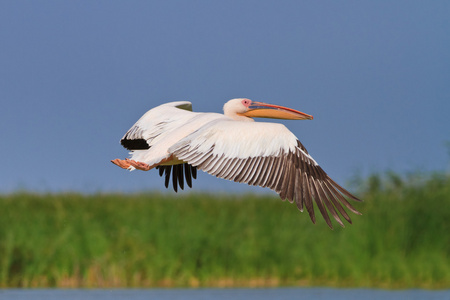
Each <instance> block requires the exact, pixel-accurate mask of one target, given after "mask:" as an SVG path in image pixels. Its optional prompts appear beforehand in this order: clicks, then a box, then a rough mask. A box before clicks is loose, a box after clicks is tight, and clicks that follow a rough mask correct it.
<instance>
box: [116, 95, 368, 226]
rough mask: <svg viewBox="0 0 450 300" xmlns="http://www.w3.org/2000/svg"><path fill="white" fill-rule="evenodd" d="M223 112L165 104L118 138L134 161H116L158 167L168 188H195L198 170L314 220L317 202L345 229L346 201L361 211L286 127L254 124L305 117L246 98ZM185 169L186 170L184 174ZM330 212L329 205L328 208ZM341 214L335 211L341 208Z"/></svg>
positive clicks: (131, 166)
mask: <svg viewBox="0 0 450 300" xmlns="http://www.w3.org/2000/svg"><path fill="white" fill-rule="evenodd" d="M224 112H225V115H222V114H217V113H196V112H192V105H191V103H190V102H187V101H178V102H171V103H166V104H163V105H160V106H158V107H155V108H153V109H151V110H149V111H148V112H147V113H145V114H144V115H143V116H142V117H141V118H140V119H139V120H138V121H137V122H136V124H134V125H133V126H132V127H131V128H130V130H128V132H127V133H126V134H125V135H124V137H123V138H122V139H121V143H122V145H123V146H124V147H125V148H127V149H129V150H131V153H130V154H131V158H130V159H125V160H120V159H115V160H113V161H112V162H113V163H115V164H116V165H118V166H120V167H122V168H124V169H130V170H134V169H140V170H144V171H147V170H150V169H152V168H154V167H156V168H157V169H159V171H160V175H161V176H162V175H164V174H165V177H166V182H165V184H166V187H167V186H168V183H169V180H170V175H171V172H172V169H173V172H172V179H173V187H174V189H175V191H177V186H178V185H179V186H180V187H181V188H183V187H184V178H186V182H187V184H188V185H189V186H190V187H191V185H192V177H194V178H195V177H196V169H200V170H203V171H205V172H207V173H210V174H212V175H214V176H217V177H220V178H224V179H228V180H233V181H236V182H244V183H248V184H250V185H258V186H262V187H269V188H270V189H272V190H274V191H276V192H277V193H278V194H279V195H280V197H281V198H282V199H283V200H285V199H288V200H289V201H290V202H294V201H295V203H296V204H297V206H298V208H299V209H300V210H301V211H303V208H304V206H306V208H307V211H308V213H309V215H310V217H311V219H312V221H313V222H315V215H314V208H313V201H315V202H316V204H317V207H318V208H319V210H320V212H321V214H322V216H323V217H324V218H325V221H326V222H327V224H328V225H329V226H330V227H331V228H332V225H331V221H330V218H329V216H328V213H327V209H328V212H329V213H331V214H332V216H333V217H334V219H335V220H336V221H337V222H338V223H339V224H340V225H341V226H343V223H342V221H341V219H340V217H339V215H338V213H337V211H339V213H340V214H341V215H342V216H343V217H344V218H345V219H346V220H347V221H348V222H350V223H351V220H350V217H349V216H348V215H347V213H346V212H345V210H344V208H343V207H342V206H341V204H344V206H345V207H347V208H348V209H350V210H351V211H353V212H354V213H357V214H360V213H359V212H358V211H357V210H356V209H354V208H353V207H352V206H351V205H350V203H349V202H348V201H347V200H346V199H345V197H344V196H343V195H345V196H347V197H349V198H351V199H353V200H357V201H360V200H359V199H357V198H356V197H355V196H353V195H352V194H350V193H349V192H348V191H346V190H345V189H343V188H342V187H341V186H339V185H338V184H337V183H336V182H334V181H333V180H332V179H331V178H330V177H329V176H328V175H327V174H326V173H325V172H324V171H323V170H322V168H321V167H320V166H319V165H318V164H317V163H316V161H315V160H314V159H313V158H312V157H311V156H310V155H309V154H308V151H307V150H306V149H305V147H303V145H302V144H301V143H300V142H299V141H298V139H297V138H296V137H295V135H294V134H293V133H292V132H290V131H289V130H288V129H287V128H286V127H285V126H284V125H282V124H276V123H264V122H254V121H253V119H252V117H273V118H280V119H297V120H301V119H312V116H309V115H307V114H304V113H302V112H299V111H296V110H293V109H290V108H286V107H281V106H277V105H271V104H266V103H261V102H253V101H251V100H249V99H245V98H239V99H233V100H230V101H228V102H227V103H226V104H225V106H224ZM183 167H184V172H183ZM325 207H326V208H325ZM336 210H337V211H336Z"/></svg>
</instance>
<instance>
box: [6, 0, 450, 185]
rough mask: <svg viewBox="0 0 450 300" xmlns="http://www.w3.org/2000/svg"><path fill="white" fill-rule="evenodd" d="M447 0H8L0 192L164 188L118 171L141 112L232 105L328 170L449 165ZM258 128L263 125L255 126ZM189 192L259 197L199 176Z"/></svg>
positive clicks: (145, 176)
mask: <svg viewBox="0 0 450 300" xmlns="http://www.w3.org/2000/svg"><path fill="white" fill-rule="evenodd" d="M449 11H450V2H449V1H1V2H0V43H1V47H0V101H1V104H2V105H1V109H0V137H1V143H0V155H1V157H2V159H3V162H2V168H1V169H0V178H1V182H0V192H11V191H15V190H17V189H29V190H36V191H66V190H75V191H87V192H95V191H124V192H129V191H140V190H147V189H157V190H163V189H164V187H163V180H162V179H160V178H159V176H158V175H157V174H156V172H137V171H135V172H132V173H130V172H127V171H124V170H121V169H119V168H117V167H115V166H114V165H112V164H111V163H110V160H111V159H113V158H124V157H126V156H127V151H126V150H125V149H123V148H122V147H121V146H120V144H119V139H120V138H121V137H122V136H123V134H124V133H125V132H126V131H127V130H128V129H129V128H130V127H131V126H132V125H133V124H134V122H135V121H136V120H137V119H138V118H139V117H140V116H141V115H142V114H143V113H145V112H146V111H147V110H148V109H150V108H152V107H154V106H156V105H159V104H161V103H164V102H169V101H175V100H189V101H191V102H192V103H193V108H194V110H196V111H204V112H221V111H222V106H223V104H224V103H225V102H226V101H227V100H228V99H231V98H237V97H247V98H250V99H252V100H257V101H263V102H268V103H275V104H280V105H284V106H288V107H292V108H295V109H298V110H300V111H303V112H305V113H308V114H311V115H313V116H314V120H313V121H285V122H283V123H284V124H285V125H286V126H287V127H288V128H289V129H290V130H291V131H292V132H293V133H294V134H295V135H296V136H297V137H298V138H299V139H300V140H301V141H302V143H303V144H304V145H305V146H306V148H307V149H308V150H309V152H310V153H311V154H312V155H313V157H314V158H315V160H316V161H317V162H318V163H319V164H321V166H322V167H323V168H324V169H325V171H327V172H328V173H329V175H330V176H331V177H332V178H334V179H335V180H337V181H338V182H341V183H343V184H345V183H346V182H347V181H348V180H349V179H351V177H352V176H354V175H355V174H362V175H367V174H370V173H372V172H378V171H385V170H393V171H398V172H401V173H405V172H411V171H415V170H448V168H449V155H448V151H447V148H446V146H445V143H446V142H447V141H450V121H449V113H450V18H449V17H448V13H449ZM260 121H262V120H260ZM194 189H195V190H219V191H236V192H242V191H259V189H255V188H250V187H246V186H245V185H238V184H236V183H231V182H226V181H224V180H220V179H216V178H214V177H212V176H210V175H208V174H205V173H201V174H199V179H198V180H197V181H196V182H194Z"/></svg>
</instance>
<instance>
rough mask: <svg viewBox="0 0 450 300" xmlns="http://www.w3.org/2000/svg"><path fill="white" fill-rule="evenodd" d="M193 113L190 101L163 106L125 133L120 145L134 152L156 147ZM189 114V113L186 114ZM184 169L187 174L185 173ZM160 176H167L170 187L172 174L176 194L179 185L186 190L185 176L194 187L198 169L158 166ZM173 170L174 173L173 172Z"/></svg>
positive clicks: (145, 116)
mask: <svg viewBox="0 0 450 300" xmlns="http://www.w3.org/2000/svg"><path fill="white" fill-rule="evenodd" d="M191 111H192V104H191V102H188V101H178V102H170V103H165V104H162V105H160V106H158V107H155V108H153V109H151V110H149V111H148V112H146V113H145V114H144V115H143V116H142V117H141V118H140V119H139V120H138V121H137V122H136V123H135V124H134V125H133V126H132V127H131V128H130V129H129V130H128V131H127V133H125V135H124V136H123V138H122V139H121V140H120V143H121V144H122V146H123V147H125V148H126V149H128V150H131V151H133V152H136V150H147V149H150V147H152V146H154V144H155V142H156V139H158V137H161V136H162V135H163V133H165V132H168V131H170V129H171V128H173V127H176V126H177V124H176V123H177V122H180V121H182V120H184V119H186V118H191V117H192V116H191V114H189V112H191ZM186 112H187V113H186ZM183 167H184V170H185V172H184V173H183ZM156 168H157V169H159V174H160V175H161V176H163V175H164V174H165V186H166V188H167V187H168V186H169V180H170V175H171V174H172V182H173V189H174V190H175V192H176V191H177V189H178V185H179V186H180V188H181V189H183V188H184V177H183V174H184V176H186V183H187V185H188V186H189V187H192V178H194V179H195V178H196V177H197V169H196V168H195V167H193V166H191V165H189V164H187V163H185V164H179V165H173V166H171V165H169V166H158V167H156ZM172 169H173V172H172Z"/></svg>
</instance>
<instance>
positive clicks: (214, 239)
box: [0, 174, 450, 288]
mask: <svg viewBox="0 0 450 300" xmlns="http://www.w3.org/2000/svg"><path fill="white" fill-rule="evenodd" d="M358 186H359V187H363V188H360V189H361V191H360V192H359V193H357V194H358V196H360V197H361V198H363V199H364V200H365V201H364V202H363V203H358V204H356V205H355V206H356V207H357V209H359V210H360V211H361V212H362V213H363V215H362V216H357V215H352V216H351V217H352V219H353V225H350V224H349V225H347V226H346V228H338V227H339V226H338V224H336V223H334V225H335V227H336V229H335V230H330V229H329V228H328V227H327V226H326V224H325V222H324V221H323V220H319V221H318V224H316V225H313V224H312V223H311V221H310V220H309V217H308V215H307V213H300V212H299V211H298V210H297V208H296V207H295V205H293V204H290V203H288V202H282V201H280V200H279V198H278V197H277V196H276V195H274V196H260V195H242V196H236V195H212V194H201V193H192V194H190V193H184V194H179V195H175V196H172V195H165V194H159V193H143V194H133V195H128V194H98V195H81V194H72V193H61V194H48V195H44V194H32V193H14V194H11V195H3V196H0V287H55V286H58V287H137V286H139V287H151V286H279V285H297V286H298V285H301V286H311V285H322V286H324V285H325V286H351V287H363V286H364V287H384V288H411V287H416V288H419V287H420V288H450V259H449V254H450V176H448V175H444V174H435V175H429V176H424V178H419V179H418V178H417V177H411V178H409V179H404V178H401V177H399V176H397V175H395V174H387V175H386V176H377V175H374V176H371V177H370V178H369V179H367V180H366V181H364V182H360V183H359V184H358ZM316 214H318V211H317V210H316Z"/></svg>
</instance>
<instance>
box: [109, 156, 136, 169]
mask: <svg viewBox="0 0 450 300" xmlns="http://www.w3.org/2000/svg"><path fill="white" fill-rule="evenodd" d="M111 162H112V163H113V164H115V165H116V166H119V167H121V168H122V169H128V168H129V167H130V166H131V164H130V162H129V161H127V160H126V159H118V158H116V159H113V160H111Z"/></svg>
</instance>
